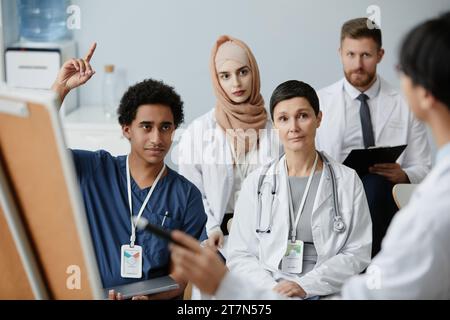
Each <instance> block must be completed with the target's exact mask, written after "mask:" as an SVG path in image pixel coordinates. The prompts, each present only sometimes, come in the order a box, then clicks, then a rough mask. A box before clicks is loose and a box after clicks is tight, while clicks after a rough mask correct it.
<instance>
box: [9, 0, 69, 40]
mask: <svg viewBox="0 0 450 320" xmlns="http://www.w3.org/2000/svg"><path fill="white" fill-rule="evenodd" d="M17 6H18V13H19V24H20V36H21V38H22V39H23V40H28V41H39V42H41V41H43V42H49V41H58V40H64V39H68V38H70V37H71V32H70V30H69V29H68V28H67V25H66V20H67V18H68V16H69V15H68V14H67V12H66V10H67V7H68V6H70V0H17Z"/></svg>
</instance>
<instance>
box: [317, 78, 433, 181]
mask: <svg viewBox="0 0 450 320" xmlns="http://www.w3.org/2000/svg"><path fill="white" fill-rule="evenodd" d="M380 81H381V83H380V92H379V97H378V106H377V108H376V110H377V114H376V115H375V117H374V118H373V119H372V121H376V124H375V130H376V132H375V136H374V137H375V145H376V146H396V145H401V144H407V145H408V146H407V147H406V149H405V151H404V152H403V153H402V155H401V156H400V157H399V159H398V160H397V162H398V163H399V164H400V166H401V167H402V169H403V170H404V171H405V173H406V174H407V175H408V178H409V180H410V182H411V183H420V182H421V181H422V180H423V179H424V178H425V176H426V175H427V173H428V172H429V171H430V168H431V153H430V147H429V143H428V139H427V134H426V129H425V126H424V124H422V123H421V122H419V121H418V120H417V119H416V118H415V117H414V115H413V113H412V112H411V111H410V109H409V107H408V105H407V104H406V102H405V100H404V99H403V97H402V96H401V95H400V94H399V93H398V92H397V91H396V90H394V88H393V87H391V85H389V84H388V83H387V82H386V81H385V80H383V79H382V78H381V77H380ZM318 96H319V100H320V109H321V110H322V112H323V118H322V123H321V125H320V128H319V129H318V130H317V135H316V147H317V149H318V150H323V151H325V152H327V153H328V154H329V155H330V156H331V157H332V158H333V159H335V160H337V161H339V162H341V163H342V162H343V161H344V160H345V159H342V155H341V150H342V142H343V139H344V134H345V98H344V79H341V80H339V81H338V82H336V83H334V84H332V85H331V86H329V87H326V88H324V89H321V90H319V91H318ZM361 135H362V133H361Z"/></svg>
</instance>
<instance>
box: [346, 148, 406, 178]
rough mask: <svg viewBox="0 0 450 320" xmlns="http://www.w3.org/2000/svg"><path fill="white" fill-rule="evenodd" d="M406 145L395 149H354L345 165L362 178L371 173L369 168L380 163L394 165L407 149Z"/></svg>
mask: <svg viewBox="0 0 450 320" xmlns="http://www.w3.org/2000/svg"><path fill="white" fill-rule="evenodd" d="M406 146H407V145H406V144H404V145H399V146H394V147H374V148H369V149H354V150H352V151H351V152H350V154H349V155H348V156H347V158H346V159H345V160H344V162H343V164H344V165H346V166H347V167H350V168H352V169H354V170H355V171H356V172H357V173H358V175H359V176H360V177H362V176H364V175H366V174H368V173H369V168H370V167H372V166H373V165H375V164H378V163H394V162H395V161H397V159H398V157H400V155H401V154H402V152H403V151H404V150H405V148H406Z"/></svg>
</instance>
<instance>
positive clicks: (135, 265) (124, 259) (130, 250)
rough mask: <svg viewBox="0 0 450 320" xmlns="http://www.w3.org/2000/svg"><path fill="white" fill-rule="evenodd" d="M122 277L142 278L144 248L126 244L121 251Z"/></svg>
mask: <svg viewBox="0 0 450 320" xmlns="http://www.w3.org/2000/svg"><path fill="white" fill-rule="evenodd" d="M120 276H121V277H122V278H142V247H141V246H138V245H134V246H133V247H131V246H130V245H128V244H125V245H123V246H122V247H121V250H120Z"/></svg>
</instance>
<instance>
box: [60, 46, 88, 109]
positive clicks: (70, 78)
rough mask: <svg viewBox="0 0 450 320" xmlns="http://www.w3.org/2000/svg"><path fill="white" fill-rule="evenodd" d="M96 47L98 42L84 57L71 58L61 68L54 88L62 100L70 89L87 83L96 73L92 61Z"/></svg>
mask: <svg viewBox="0 0 450 320" xmlns="http://www.w3.org/2000/svg"><path fill="white" fill-rule="evenodd" d="M96 47H97V43H96V42H94V43H93V44H92V45H91V47H90V49H89V51H88V53H87V55H86V56H85V58H84V59H75V58H73V59H70V60H68V61H66V62H65V63H64V64H63V66H62V67H61V69H60V70H59V72H58V75H57V77H56V80H55V82H54V83H53V85H52V90H54V91H56V92H57V93H58V94H59V96H60V98H61V102H62V101H63V100H64V98H65V96H66V95H67V94H68V93H69V92H70V90H72V89H75V88H76V87H79V86H81V85H83V84H85V83H86V82H87V81H88V80H89V79H90V78H91V77H92V76H93V75H94V74H95V71H94V70H93V69H92V67H91V64H90V61H91V58H92V56H93V55H94V52H95V48H96Z"/></svg>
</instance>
